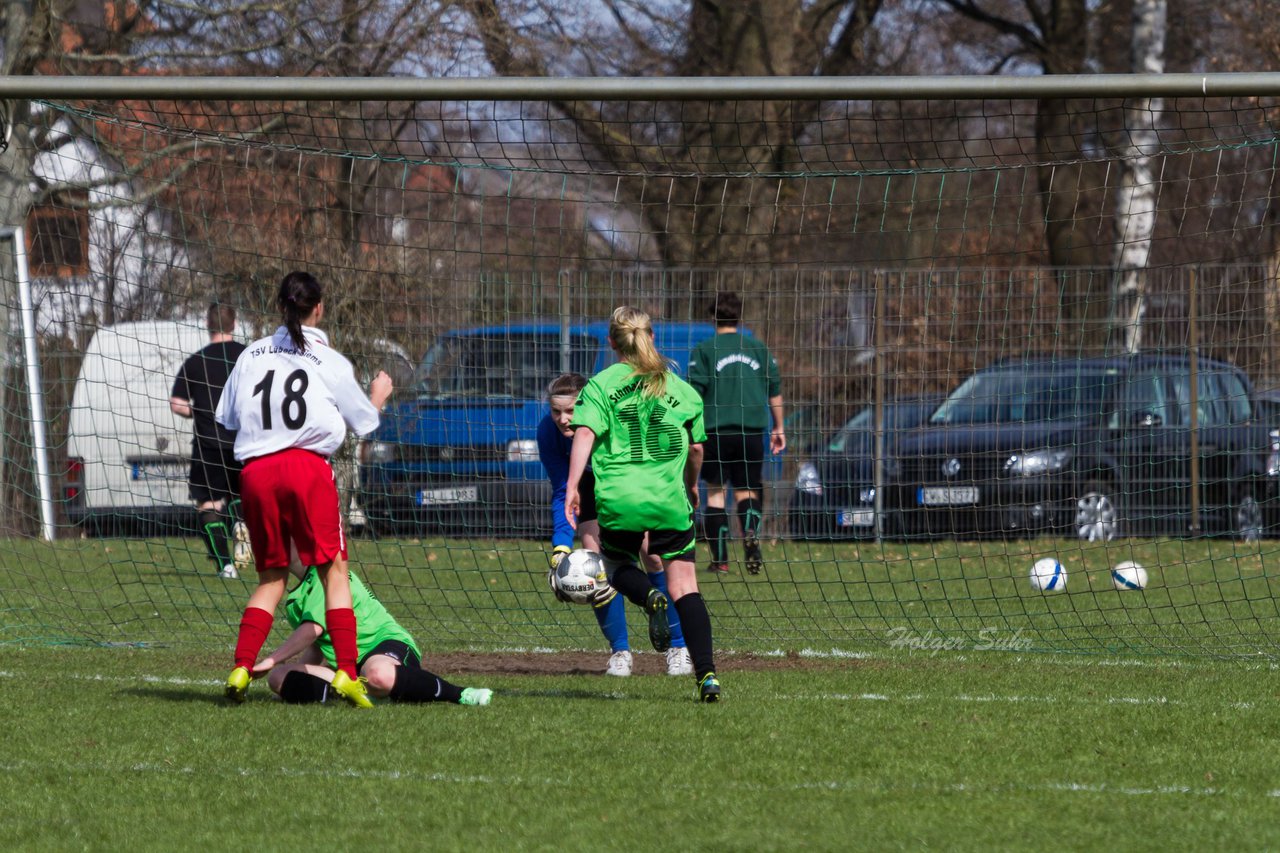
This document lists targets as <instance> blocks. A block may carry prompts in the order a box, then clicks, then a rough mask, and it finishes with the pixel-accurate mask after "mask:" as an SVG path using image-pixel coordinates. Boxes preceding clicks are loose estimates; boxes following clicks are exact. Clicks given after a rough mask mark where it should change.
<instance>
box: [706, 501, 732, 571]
mask: <svg viewBox="0 0 1280 853" xmlns="http://www.w3.org/2000/svg"><path fill="white" fill-rule="evenodd" d="M702 526H703V533H704V538H705V539H706V540H707V544H709V545H710V546H711V562H713V563H727V562H729V513H728V512H726V511H725V508H724V507H722V506H709V507H707V510H706V512H705V513H703V516H702Z"/></svg>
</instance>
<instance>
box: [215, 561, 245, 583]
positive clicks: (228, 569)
mask: <svg viewBox="0 0 1280 853" xmlns="http://www.w3.org/2000/svg"><path fill="white" fill-rule="evenodd" d="M218 577H220V578H225V579H226V580H229V581H233V580H236V579H237V578H239V577H240V573H239V572H237V571H236V567H235V566H233V565H232V564H231V563H227V564H226V565H225V566H223V567H222V571H220V572H218Z"/></svg>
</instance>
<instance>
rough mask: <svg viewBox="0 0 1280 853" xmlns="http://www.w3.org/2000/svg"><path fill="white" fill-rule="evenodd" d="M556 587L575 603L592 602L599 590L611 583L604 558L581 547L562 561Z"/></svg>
mask: <svg viewBox="0 0 1280 853" xmlns="http://www.w3.org/2000/svg"><path fill="white" fill-rule="evenodd" d="M555 579H556V589H558V590H560V592H561V593H562V594H563V595H564V596H565V597H566V598H568V599H569V600H570V601H572V602H573V603H574V604H591V603H592V602H593V601H595V598H596V594H597V592H598V591H599V590H601V589H603V588H605V587H607V586H608V585H609V574H608V572H606V571H605V568H604V558H603V557H601V556H600V555H599V554H597V553H596V552H595V551H588V550H587V549H586V548H579V549H578V550H576V551H571V552H570V553H569V554H568V556H566V557H565V558H564V559H563V560H561V561H560V565H559V566H557V567H556V572H555Z"/></svg>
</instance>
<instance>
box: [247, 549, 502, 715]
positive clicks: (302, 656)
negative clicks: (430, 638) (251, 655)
mask: <svg viewBox="0 0 1280 853" xmlns="http://www.w3.org/2000/svg"><path fill="white" fill-rule="evenodd" d="M289 571H290V573H291V574H293V575H294V576H295V577H297V578H299V579H300V581H301V582H300V583H299V584H298V585H297V586H296V587H294V588H293V589H292V590H291V591H290V592H289V594H288V595H287V596H285V600H284V613H285V618H286V619H288V620H289V625H290V626H292V627H293V628H294V631H293V633H292V634H290V635H289V637H288V638H287V639H286V640H285V641H284V642H283V643H282V644H281V645H280V648H278V649H276V650H275V651H274V652H272V653H271V654H269V655H267V656H266V657H265V658H263V659H262V660H261V661H259V662H258V663H257V664H256V665H255V666H254V667H253V674H254V676H255V677H258V676H261V675H263V674H266V675H267V684H268V686H270V687H271V689H272V690H273V691H274V692H275V693H276V694H277V695H279V696H280V698H281V699H283V700H284V701H286V702H290V703H294V704H306V703H311V702H324V701H326V700H327V699H329V698H330V697H331V696H332V695H334V694H333V690H332V687H331V682H332V681H333V676H334V672H335V668H334V657H333V643H332V641H330V639H329V635H328V632H326V631H325V628H324V614H325V604H324V586H323V585H322V584H321V583H320V575H319V573H318V572H317V571H316V570H315V568H314V567H313V568H308V569H304V568H303V567H302V564H301V563H300V562H295V563H294V564H293V565H291V566H290V567H289ZM348 576H349V577H350V578H351V601H352V607H353V609H354V610H355V612H356V626H357V630H356V649H357V656H358V659H359V670H360V678H361V679H362V680H364V681H365V682H367V684H368V689H369V695H371V696H377V697H380V698H390V699H391V700H392V701H394V702H453V703H456V704H458V705H488V704H489V700H490V698H491V697H492V695H493V691H491V690H488V689H486V688H483V687H481V688H477V687H458V686H457V685H456V684H451V683H449V682H448V681H445V680H444V679H443V678H441V677H440V676H438V675H435V674H433V673H430V672H427V671H426V670H425V669H422V666H421V663H420V659H421V652H420V651H419V650H418V644H417V643H415V642H414V640H413V637H412V636H411V635H410V634H409V632H408V631H406V630H405V629H404V628H403V627H402V626H401V625H400V623H399V622H397V621H396V620H395V618H394V617H393V616H392V615H391V614H390V613H388V612H387V609H386V608H385V607H383V606H382V602H380V601H378V599H377V598H375V597H374V595H373V593H371V592H369V588H368V587H366V586H365V585H364V583H363V582H362V581H361V580H360V578H359V577H358V576H357V575H356V573H355V572H354V571H348ZM295 657H296V658H297V660H292V659H293V658H295ZM290 661H292V662H290Z"/></svg>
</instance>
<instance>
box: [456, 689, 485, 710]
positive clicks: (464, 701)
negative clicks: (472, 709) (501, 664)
mask: <svg viewBox="0 0 1280 853" xmlns="http://www.w3.org/2000/svg"><path fill="white" fill-rule="evenodd" d="M492 699H493V691H492V690H490V689H489V688H488V687H464V688H462V695H461V696H460V697H458V704H459V705H477V706H478V705H488V704H489V702H490V701H491V700H492Z"/></svg>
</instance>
